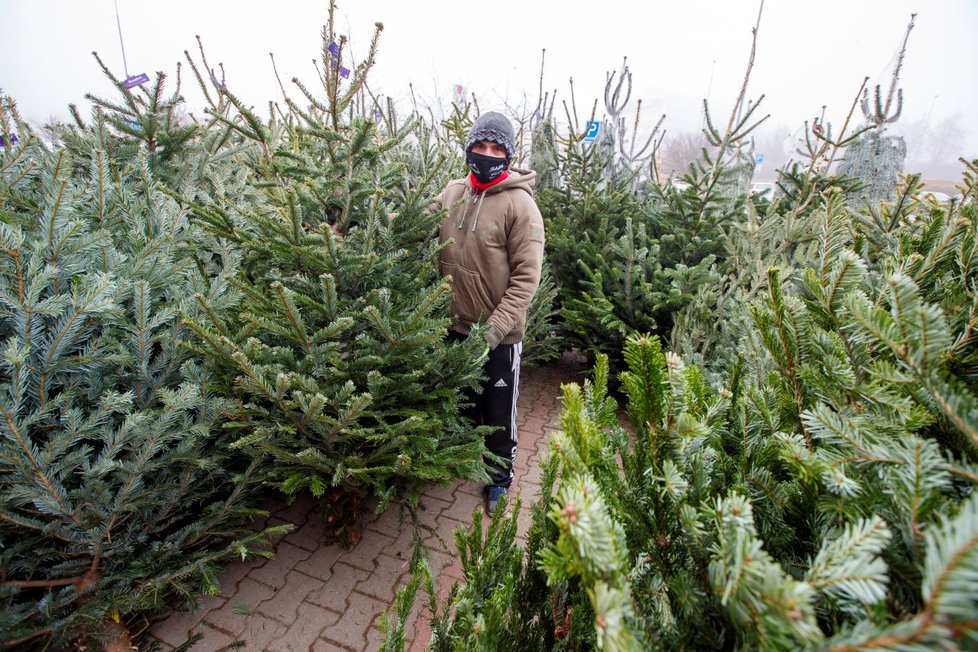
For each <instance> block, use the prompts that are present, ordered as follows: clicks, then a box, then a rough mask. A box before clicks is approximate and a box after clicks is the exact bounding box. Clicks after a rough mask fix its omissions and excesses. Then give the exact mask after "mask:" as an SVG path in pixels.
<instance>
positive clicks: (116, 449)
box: [0, 84, 281, 650]
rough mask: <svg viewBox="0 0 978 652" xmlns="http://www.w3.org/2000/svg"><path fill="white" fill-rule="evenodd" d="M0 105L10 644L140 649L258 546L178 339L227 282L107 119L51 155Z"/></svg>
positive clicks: (0, 388)
mask: <svg viewBox="0 0 978 652" xmlns="http://www.w3.org/2000/svg"><path fill="white" fill-rule="evenodd" d="M160 89H161V84H158V85H157V87H156V88H155V90H154V91H152V92H156V93H158V92H159V91H160ZM0 102H2V106H0V118H2V121H0V126H2V132H3V136H4V142H5V146H4V147H3V148H2V149H0V305H2V308H0V342H2V345H0V346H2V351H3V353H2V355H0V647H3V648H5V649H7V648H16V649H30V650H36V649H63V648H65V647H67V646H69V645H74V646H78V647H79V648H80V647H85V646H90V647H96V648H98V649H103V648H104V649H129V644H130V643H131V641H130V640H129V633H128V630H127V627H126V625H127V624H128V623H130V622H131V621H132V620H133V619H135V618H138V617H140V616H141V615H142V614H143V613H144V612H147V611H152V610H154V609H158V608H161V607H162V606H164V605H166V604H169V600H170V599H171V598H174V597H176V598H180V599H182V600H184V601H186V602H188V603H191V604H192V603H194V602H195V601H196V600H197V598H198V596H199V595H200V594H201V593H215V592H216V591H218V584H217V579H216V574H217V572H218V571H219V569H220V564H221V562H222V561H223V560H225V559H227V558H228V557H230V556H248V555H249V554H251V553H252V552H259V553H260V552H262V551H263V550H264V548H263V544H262V540H263V539H262V536H261V534H260V533H256V532H254V531H253V530H251V529H249V528H248V527H246V525H247V524H248V522H249V521H250V519H251V518H252V517H254V516H255V515H256V514H257V513H258V512H257V510H255V509H254V508H253V507H251V506H250V502H251V501H250V498H251V496H252V494H253V490H254V489H255V486H256V485H257V484H258V480H259V475H258V473H257V472H256V468H255V465H254V464H253V463H251V462H250V461H248V460H247V459H246V458H244V457H243V456H241V455H240V454H237V455H236V454H234V453H233V452H232V451H231V450H230V448H229V444H230V439H229V437H228V436H227V435H224V434H222V431H221V429H220V427H219V423H220V422H221V421H223V420H224V419H225V418H226V415H227V413H228V411H229V410H230V407H231V404H230V402H229V401H228V400H227V399H224V398H221V397H219V396H216V395H215V394H214V393H213V391H212V383H213V382H214V376H213V372H212V369H210V368H209V367H208V366H207V365H206V364H201V362H200V361H197V360H194V359H193V358H192V356H190V355H189V350H188V348H187V347H186V344H187V342H188V340H189V339H190V338H191V337H192V333H191V330H190V329H189V328H188V327H187V326H185V325H184V324H183V323H182V315H184V314H191V315H192V314H194V313H197V312H199V309H198V308H197V306H196V304H195V303H194V302H193V300H192V297H193V295H194V294H206V295H208V296H211V297H213V301H212V303H213V305H214V306H215V307H216V309H217V310H221V309H223V307H224V305H225V302H224V299H223V298H222V297H226V296H227V295H228V292H227V289H228V288H227V283H226V279H225V278H223V277H220V276H214V277H212V278H209V279H205V278H204V277H202V276H201V275H200V274H198V273H197V272H196V270H195V266H194V263H193V259H192V257H191V255H190V253H189V252H191V251H192V250H194V249H195V248H196V247H197V246H198V243H199V242H200V240H201V235H202V233H201V232H200V231H197V230H196V229H195V228H194V227H193V225H191V224H190V223H189V221H188V219H187V214H186V212H185V211H183V210H181V209H180V207H179V206H178V205H177V204H176V203H175V202H174V201H172V200H171V199H169V198H168V197H167V196H166V195H165V194H163V193H162V192H160V184H159V181H158V180H157V179H156V177H155V175H154V172H153V167H154V166H153V164H152V158H153V152H152V151H149V150H148V149H147V148H145V147H141V146H139V144H138V143H134V142H133V140H132V139H131V138H130V137H129V136H128V135H126V134H124V133H120V132H119V131H118V130H117V129H116V127H115V125H114V123H113V121H112V120H110V119H108V118H107V115H106V113H105V112H104V111H103V110H102V109H96V110H95V111H94V113H93V115H92V118H91V120H90V121H89V122H88V125H87V126H85V127H75V128H73V129H71V130H69V131H67V132H64V133H62V134H61V138H60V139H59V140H60V143H61V144H59V145H56V146H51V147H48V146H45V145H44V144H43V143H42V141H41V139H40V138H39V137H37V136H35V135H34V134H33V133H32V132H31V130H30V128H29V127H28V126H27V125H26V124H24V123H23V122H22V121H21V120H20V119H19V117H18V115H17V112H16V109H15V106H14V104H13V101H12V100H10V99H8V98H2V99H0ZM15 131H16V132H17V134H18V136H19V138H18V143H16V144H14V143H12V139H11V138H10V137H9V136H10V134H13V133H14V132H15ZM280 530H281V529H280ZM114 646H118V647H117V648H115V647H114Z"/></svg>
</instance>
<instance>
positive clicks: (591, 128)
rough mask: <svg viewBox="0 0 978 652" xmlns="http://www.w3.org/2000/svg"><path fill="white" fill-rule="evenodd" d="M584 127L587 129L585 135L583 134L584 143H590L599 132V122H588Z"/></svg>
mask: <svg viewBox="0 0 978 652" xmlns="http://www.w3.org/2000/svg"><path fill="white" fill-rule="evenodd" d="M586 127H587V133H586V134H584V142H585V143H590V142H591V141H592V140H594V139H595V138H597V137H598V132H599V131H600V130H601V121H600V120H593V121H592V120H588V121H587V125H586Z"/></svg>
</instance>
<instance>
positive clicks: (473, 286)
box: [445, 264, 494, 324]
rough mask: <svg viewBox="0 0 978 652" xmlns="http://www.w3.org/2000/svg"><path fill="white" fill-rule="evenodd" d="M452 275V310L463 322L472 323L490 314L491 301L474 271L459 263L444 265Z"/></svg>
mask: <svg viewBox="0 0 978 652" xmlns="http://www.w3.org/2000/svg"><path fill="white" fill-rule="evenodd" d="M445 272H446V273H448V274H451V275H452V293H453V299H452V311H453V312H454V313H455V314H456V315H457V316H458V317H459V318H460V319H461V320H462V321H464V322H467V323H469V324H474V323H476V322H478V321H480V320H484V319H486V318H487V317H489V315H491V314H492V311H493V309H494V306H493V303H492V301H491V300H490V298H489V293H488V292H486V289H485V287H484V285H483V283H482V279H481V278H480V277H479V275H478V274H477V273H476V272H473V271H471V270H468V269H465V268H464V267H461V266H459V265H454V264H449V265H446V266H445Z"/></svg>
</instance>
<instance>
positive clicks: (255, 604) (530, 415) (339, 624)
mask: <svg viewBox="0 0 978 652" xmlns="http://www.w3.org/2000/svg"><path fill="white" fill-rule="evenodd" d="M572 359H573V358H568V357H567V356H565V359H564V361H558V362H554V363H551V364H548V365H546V366H544V367H541V368H530V367H528V368H526V369H525V370H524V372H523V378H522V379H521V383H522V386H521V392H520V397H519V400H518V412H519V416H518V424H519V432H520V441H519V444H518V451H517V458H516V467H515V471H516V481H515V483H514V486H513V488H512V491H511V497H512V498H513V499H514V500H515V499H516V498H517V497H519V498H521V499H522V501H523V508H522V510H521V512H520V514H519V515H518V516H517V519H518V534H517V539H518V541H519V542H521V544H522V542H523V541H525V535H526V532H527V530H528V529H529V525H530V523H531V518H530V511H529V510H530V506H531V505H532V504H533V502H535V501H536V500H537V497H538V495H539V490H540V485H539V483H540V480H541V479H542V473H541V471H540V469H539V466H538V465H539V461H540V458H541V457H542V456H543V455H545V454H547V453H548V451H549V440H550V438H551V437H552V435H553V433H554V432H556V431H557V430H558V429H559V424H558V423H557V421H558V418H559V415H560V411H561V403H560V400H559V397H560V394H561V389H560V385H561V383H564V382H579V380H578V378H579V374H578V371H579V370H580V369H583V367H581V366H580V365H579V364H575V363H572V362H568V361H569V360H572ZM422 501H423V503H424V505H425V507H426V509H425V510H419V511H418V514H417V516H418V521H419V523H420V524H421V525H422V526H428V527H430V528H431V531H428V530H422V536H423V537H424V539H425V540H426V543H427V553H426V554H428V555H429V556H430V567H431V569H432V573H433V574H434V577H435V582H436V587H437V590H438V591H439V593H440V594H441V600H442V601H443V600H444V598H445V596H446V595H447V592H448V590H449V588H450V587H451V585H452V584H453V583H454V582H457V581H459V580H460V579H461V578H462V571H461V565H460V563H459V561H458V554H457V551H456V549H455V538H454V530H455V528H457V527H460V526H461V527H464V528H468V527H469V526H470V525H471V521H472V512H473V510H475V509H477V508H480V507H483V508H484V498H483V494H482V483H479V482H467V481H458V482H455V483H450V484H447V485H432V486H430V487H428V488H427V489H426V490H425V494H424V496H423V499H422ZM264 508H265V509H267V510H268V511H269V512H270V514H271V516H269V517H267V518H264V519H256V521H255V523H253V524H252V527H254V528H256V529H258V528H260V527H264V526H266V525H274V524H280V523H285V522H289V523H295V524H298V526H299V527H298V529H297V530H295V531H293V532H292V533H290V534H288V535H286V536H284V537H281V538H279V539H278V540H277V545H276V547H277V553H278V554H277V555H276V557H275V558H273V559H271V560H267V561H266V560H264V559H260V558H259V559H256V560H248V561H246V562H234V563H232V564H230V565H229V566H228V568H227V570H226V571H225V572H224V573H222V575H221V576H220V578H219V579H220V582H221V587H222V596H221V597H219V598H209V599H208V602H207V603H205V605H204V607H203V608H201V609H199V610H198V611H196V612H193V613H182V612H174V613H173V614H172V615H170V617H169V618H167V619H166V620H163V621H161V622H159V623H155V624H154V625H153V626H152V627H151V628H150V630H149V632H148V637H152V638H154V639H155V640H157V641H159V642H160V647H161V649H163V650H171V649H172V648H174V647H177V646H179V645H182V644H183V643H185V642H186V641H187V639H188V638H189V636H190V634H191V633H193V632H194V631H198V630H199V631H201V633H203V634H205V635H206V636H207V639H206V641H204V642H203V643H201V644H198V645H197V646H195V647H194V648H193V650H194V651H195V652H202V651H203V652H210V651H211V650H219V649H221V648H222V647H224V646H227V645H229V644H231V643H233V642H234V641H235V640H240V641H243V642H244V643H243V647H242V649H244V650H265V649H267V650H271V651H273V652H277V651H280V650H281V651H289V652H292V651H294V650H303V651H304V650H311V651H316V652H323V651H326V650H329V651H330V652H332V651H335V650H348V651H350V652H361V651H362V650H376V649H377V648H378V647H379V645H380V643H381V641H382V637H381V634H380V624H381V619H382V618H383V614H384V612H385V611H386V610H387V609H389V608H390V605H392V604H393V600H394V596H395V592H396V590H397V589H398V588H400V587H403V586H404V585H405V584H406V583H407V581H408V580H409V578H410V567H409V562H410V558H411V554H412V544H413V538H414V527H413V525H412V524H411V522H410V521H409V520H405V521H404V522H401V520H400V514H399V510H398V508H397V506H392V507H391V508H390V509H388V510H386V511H385V512H384V514H382V515H381V516H380V517H378V518H377V519H376V520H370V521H369V522H367V523H366V524H365V532H364V538H363V539H362V540H361V542H360V543H359V544H358V545H357V546H356V547H355V548H353V549H352V550H346V549H343V548H341V547H339V546H337V545H325V542H324V537H325V526H324V524H323V522H322V519H321V515H320V514H319V510H318V502H317V501H316V500H315V499H314V498H312V497H311V496H303V497H300V498H299V499H297V500H296V501H295V502H294V503H292V504H288V503H286V502H285V501H284V500H282V499H281V498H280V497H276V496H275V495H272V496H270V497H269V498H267V499H266V500H265V502H264ZM488 523H489V519H488V517H484V518H483V521H482V526H483V527H487V526H488ZM436 535H437V536H436ZM439 536H440V537H441V539H442V540H444V543H445V545H444V547H443V546H442V544H441V542H439V540H438V537H439ZM236 605H245V606H247V608H248V609H250V610H251V612H252V613H251V615H250V616H248V615H243V614H238V613H235V611H236V610H240V608H238V609H236V607H235V606H236ZM430 617H431V616H430V613H429V611H428V609H427V599H426V596H425V594H424V592H423V591H421V592H420V594H419V595H418V596H417V598H416V601H415V604H414V607H413V608H412V612H411V615H410V617H409V619H408V621H407V623H406V624H405V648H406V649H407V650H409V651H419V650H424V649H425V648H426V646H427V644H428V643H429V642H430V638H431V628H430ZM514 652H516V651H514Z"/></svg>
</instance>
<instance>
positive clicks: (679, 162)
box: [659, 131, 706, 177]
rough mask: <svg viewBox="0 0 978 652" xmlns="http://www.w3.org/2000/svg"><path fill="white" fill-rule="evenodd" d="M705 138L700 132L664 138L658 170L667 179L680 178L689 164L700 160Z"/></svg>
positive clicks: (689, 132)
mask: <svg viewBox="0 0 978 652" xmlns="http://www.w3.org/2000/svg"><path fill="white" fill-rule="evenodd" d="M704 147H706V138H705V137H704V136H703V132H702V131H688V132H684V133H679V134H675V135H672V136H668V135H667V136H666V138H665V141H664V142H663V144H662V148H661V150H660V151H661V154H660V157H661V159H660V163H659V169H660V170H661V171H662V173H663V174H665V175H666V176H667V177H673V176H682V175H683V174H684V173H685V172H686V170H687V169H689V164H690V163H692V162H693V161H695V160H696V159H698V158H700V156H701V155H702V152H703V148H704Z"/></svg>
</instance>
